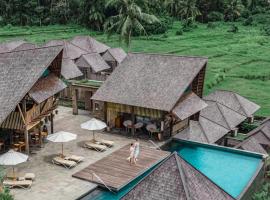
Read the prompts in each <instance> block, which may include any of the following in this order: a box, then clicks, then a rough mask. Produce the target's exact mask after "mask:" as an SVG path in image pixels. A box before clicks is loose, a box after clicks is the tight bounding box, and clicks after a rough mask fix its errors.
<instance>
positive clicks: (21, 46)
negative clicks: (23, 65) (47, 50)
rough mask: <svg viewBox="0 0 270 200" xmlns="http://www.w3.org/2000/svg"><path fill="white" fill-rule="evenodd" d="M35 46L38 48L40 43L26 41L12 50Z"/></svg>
mask: <svg viewBox="0 0 270 200" xmlns="http://www.w3.org/2000/svg"><path fill="white" fill-rule="evenodd" d="M34 48H38V45H36V44H33V43H29V42H25V43H23V44H21V45H19V46H18V47H16V48H14V49H13V50H12V51H21V50H28V49H34Z"/></svg>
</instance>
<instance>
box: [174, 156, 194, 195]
mask: <svg viewBox="0 0 270 200" xmlns="http://www.w3.org/2000/svg"><path fill="white" fill-rule="evenodd" d="M173 155H174V158H175V160H176V164H177V168H178V170H179V174H180V177H181V182H182V184H183V187H184V191H185V194H186V199H187V200H191V198H190V193H189V190H188V186H187V183H186V175H185V172H184V169H183V167H182V165H181V163H180V161H179V160H178V159H179V158H178V154H177V153H176V152H174V153H173Z"/></svg>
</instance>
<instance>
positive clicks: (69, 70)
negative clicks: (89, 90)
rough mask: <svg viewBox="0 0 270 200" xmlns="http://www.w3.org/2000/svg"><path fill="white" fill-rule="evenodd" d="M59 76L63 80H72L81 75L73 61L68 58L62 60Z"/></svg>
mask: <svg viewBox="0 0 270 200" xmlns="http://www.w3.org/2000/svg"><path fill="white" fill-rule="evenodd" d="M61 74H62V76H63V77H64V78H65V79H73V78H76V77H79V76H82V75H83V73H82V72H81V70H80V69H79V68H78V67H77V65H76V64H75V63H74V61H73V60H71V59H69V58H63V59H62V68H61Z"/></svg>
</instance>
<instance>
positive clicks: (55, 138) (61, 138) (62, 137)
mask: <svg viewBox="0 0 270 200" xmlns="http://www.w3.org/2000/svg"><path fill="white" fill-rule="evenodd" d="M76 138H77V135H76V134H73V133H69V132H65V131H59V132H57V133H54V134H51V135H49V136H47V140H49V141H51V142H56V143H62V156H64V144H63V143H64V142H69V141H72V140H75V139H76Z"/></svg>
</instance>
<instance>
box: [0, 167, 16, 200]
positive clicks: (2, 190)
mask: <svg viewBox="0 0 270 200" xmlns="http://www.w3.org/2000/svg"><path fill="white" fill-rule="evenodd" d="M4 175H5V173H4V170H3V168H0V199H1V200H13V197H12V195H11V194H10V193H9V189H8V188H6V187H3V180H4Z"/></svg>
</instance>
